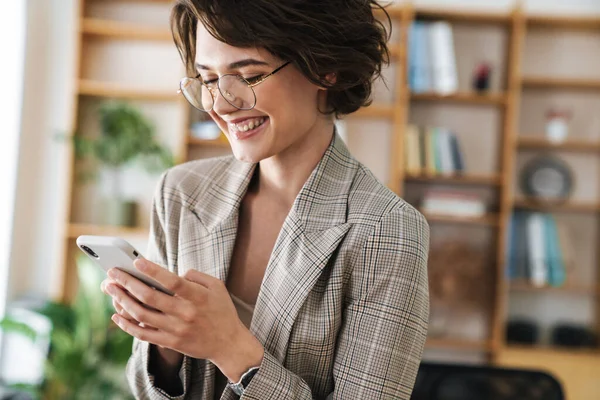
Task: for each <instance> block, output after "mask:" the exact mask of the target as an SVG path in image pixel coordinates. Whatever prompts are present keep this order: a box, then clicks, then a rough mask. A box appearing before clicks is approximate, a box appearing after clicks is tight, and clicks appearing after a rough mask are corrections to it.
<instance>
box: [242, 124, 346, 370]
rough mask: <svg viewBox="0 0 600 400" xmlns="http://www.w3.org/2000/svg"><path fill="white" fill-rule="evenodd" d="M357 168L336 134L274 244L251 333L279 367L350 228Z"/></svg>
mask: <svg viewBox="0 0 600 400" xmlns="http://www.w3.org/2000/svg"><path fill="white" fill-rule="evenodd" d="M357 165H358V164H357V162H356V161H355V160H354V159H353V158H352V157H351V156H350V154H349V153H348V150H347V149H346V147H345V146H344V144H343V142H342V141H341V139H340V138H339V137H337V135H335V136H334V138H333V140H332V143H331V145H330V146H329V148H328V149H327V151H326V152H325V154H324V156H323V158H322V159H321V161H320V162H319V164H318V165H317V167H316V168H315V170H314V171H313V172H312V174H311V176H310V177H309V179H308V181H307V182H306V183H305V185H304V187H303V188H302V190H301V191H300V193H299V194H298V196H297V198H296V200H295V202H294V204H293V206H292V209H291V211H290V213H289V215H288V216H287V218H286V220H285V222H284V224H283V227H282V229H281V232H280V233H279V236H278V238H277V241H276V243H275V247H274V249H273V252H272V254H271V258H270V260H269V263H268V265H267V269H266V271H265V276H264V278H263V281H262V284H261V288H260V292H259V295H258V299H257V303H256V306H255V310H254V316H253V319H252V324H251V327H250V330H251V331H252V332H253V333H254V334H255V336H256V337H257V338H258V339H259V340H260V341H261V343H263V345H264V346H265V348H266V349H267V350H269V352H271V354H273V355H274V356H275V357H276V358H277V359H278V360H280V361H281V362H283V361H284V360H285V354H286V351H287V346H288V339H289V336H290V333H291V330H292V327H293V324H294V321H295V319H296V316H297V315H298V311H299V310H300V308H301V307H302V305H303V304H304V301H305V299H306V297H307V296H308V294H309V293H310V291H311V289H312V288H313V286H314V285H315V283H316V282H317V279H318V278H319V276H320V274H321V272H322V270H323V268H324V267H325V266H326V265H327V263H328V261H329V259H330V258H331V256H332V254H333V253H334V252H335V249H336V248H337V246H338V245H339V243H340V241H341V240H342V239H343V237H344V236H345V235H346V233H347V232H348V229H349V228H350V224H349V223H347V222H346V211H347V200H348V192H349V190H350V185H351V183H352V180H353V178H354V175H355V174H356V169H357Z"/></svg>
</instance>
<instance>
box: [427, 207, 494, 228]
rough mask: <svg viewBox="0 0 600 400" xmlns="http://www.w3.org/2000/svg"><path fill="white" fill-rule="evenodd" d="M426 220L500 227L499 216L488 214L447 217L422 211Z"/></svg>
mask: <svg viewBox="0 0 600 400" xmlns="http://www.w3.org/2000/svg"><path fill="white" fill-rule="evenodd" d="M421 212H422V213H423V215H424V216H425V219H427V221H429V222H436V223H447V224H466V225H482V226H498V225H499V220H498V215H497V214H488V215H485V216H483V217H463V216H458V215H445V214H433V213H427V212H424V211H423V210H421Z"/></svg>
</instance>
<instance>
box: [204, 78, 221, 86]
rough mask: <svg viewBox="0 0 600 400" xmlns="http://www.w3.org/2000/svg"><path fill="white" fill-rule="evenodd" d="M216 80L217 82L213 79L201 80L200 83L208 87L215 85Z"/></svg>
mask: <svg viewBox="0 0 600 400" xmlns="http://www.w3.org/2000/svg"><path fill="white" fill-rule="evenodd" d="M218 80H219V79H218V78H214V79H202V82H203V83H204V84H205V85H209V86H210V85H213V84H215V83H216V82H217V81H218Z"/></svg>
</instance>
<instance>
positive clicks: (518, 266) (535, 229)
mask: <svg viewBox="0 0 600 400" xmlns="http://www.w3.org/2000/svg"><path fill="white" fill-rule="evenodd" d="M507 234H508V235H509V239H508V240H507V246H508V247H507V258H506V259H507V261H508V263H507V274H508V278H509V279H510V280H513V281H519V282H524V281H525V282H529V283H530V284H531V285H532V286H535V287H543V286H555V287H560V286H563V285H564V284H565V281H566V278H567V273H566V265H568V264H569V263H570V262H572V248H571V243H570V241H569V235H568V232H567V231H566V229H565V228H564V226H561V225H558V224H557V223H556V220H555V219H554V217H553V216H552V215H551V214H546V213H540V212H526V211H520V210H517V211H515V212H514V213H513V215H512V218H511V220H510V228H509V229H508V232H507Z"/></svg>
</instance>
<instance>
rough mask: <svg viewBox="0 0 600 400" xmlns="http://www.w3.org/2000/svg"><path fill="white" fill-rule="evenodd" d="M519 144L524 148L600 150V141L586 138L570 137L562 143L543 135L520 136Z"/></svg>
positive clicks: (579, 150)
mask: <svg viewBox="0 0 600 400" xmlns="http://www.w3.org/2000/svg"><path fill="white" fill-rule="evenodd" d="M517 144H518V146H519V147H520V148H522V149H540V150H558V151H578V152H600V142H596V141H591V140H585V139H569V140H567V141H564V142H562V143H554V142H550V141H549V140H547V139H545V138H543V137H520V138H519V140H518V142H517Z"/></svg>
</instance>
